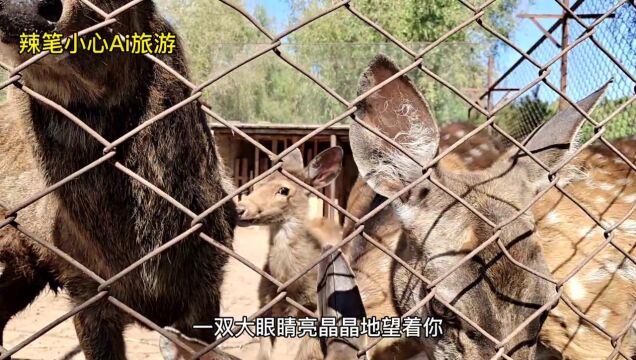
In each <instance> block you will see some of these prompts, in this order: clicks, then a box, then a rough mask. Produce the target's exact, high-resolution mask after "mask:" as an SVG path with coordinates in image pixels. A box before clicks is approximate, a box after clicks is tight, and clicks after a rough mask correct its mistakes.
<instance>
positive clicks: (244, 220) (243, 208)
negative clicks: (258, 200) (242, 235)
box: [236, 201, 256, 226]
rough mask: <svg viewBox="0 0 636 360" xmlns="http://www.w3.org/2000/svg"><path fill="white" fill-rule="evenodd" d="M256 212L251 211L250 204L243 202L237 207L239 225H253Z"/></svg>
mask: <svg viewBox="0 0 636 360" xmlns="http://www.w3.org/2000/svg"><path fill="white" fill-rule="evenodd" d="M255 213H256V212H255V211H253V209H252V210H250V206H249V204H247V203H246V202H245V201H241V202H239V203H238V204H237V205H236V214H237V215H238V225H239V226H250V225H252V222H253V220H254V219H253V218H254V217H255V215H254V214H255Z"/></svg>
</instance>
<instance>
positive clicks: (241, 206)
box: [236, 204, 247, 218]
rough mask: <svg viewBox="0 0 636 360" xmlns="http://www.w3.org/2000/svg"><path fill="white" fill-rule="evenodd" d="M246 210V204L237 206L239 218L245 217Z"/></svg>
mask: <svg viewBox="0 0 636 360" xmlns="http://www.w3.org/2000/svg"><path fill="white" fill-rule="evenodd" d="M246 211H247V209H246V208H245V206H244V205H241V204H239V205H238V206H237V207H236V213H237V214H238V216H239V218H241V217H243V214H245V212H246Z"/></svg>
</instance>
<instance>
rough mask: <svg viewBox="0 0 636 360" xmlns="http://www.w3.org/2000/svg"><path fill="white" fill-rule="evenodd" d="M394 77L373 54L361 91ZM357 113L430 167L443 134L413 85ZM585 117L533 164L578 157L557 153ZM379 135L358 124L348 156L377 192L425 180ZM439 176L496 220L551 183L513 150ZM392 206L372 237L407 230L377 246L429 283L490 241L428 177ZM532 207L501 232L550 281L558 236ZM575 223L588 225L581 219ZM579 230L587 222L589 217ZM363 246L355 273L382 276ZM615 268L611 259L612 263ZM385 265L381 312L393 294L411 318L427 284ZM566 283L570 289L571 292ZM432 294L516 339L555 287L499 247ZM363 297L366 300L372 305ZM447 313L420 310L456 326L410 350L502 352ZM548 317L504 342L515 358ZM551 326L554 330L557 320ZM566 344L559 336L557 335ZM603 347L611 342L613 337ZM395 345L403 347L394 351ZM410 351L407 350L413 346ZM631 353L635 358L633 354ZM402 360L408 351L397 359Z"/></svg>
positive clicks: (554, 133)
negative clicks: (481, 166)
mask: <svg viewBox="0 0 636 360" xmlns="http://www.w3.org/2000/svg"><path fill="white" fill-rule="evenodd" d="M395 72H397V68H396V67H395V66H394V65H393V64H392V63H391V62H390V61H389V60H388V59H386V58H384V57H378V58H376V59H375V60H374V62H373V63H372V65H371V66H370V69H369V70H368V71H367V72H366V73H365V75H364V76H363V78H362V80H361V89H360V90H359V92H360V93H362V92H364V91H366V90H368V89H369V88H371V87H373V86H374V85H375V84H378V83H380V82H381V81H383V80H384V79H386V78H388V77H389V76H391V75H392V74H395ZM602 93H603V92H601V91H600V90H599V91H597V92H596V93H594V94H593V95H591V96H590V97H588V98H586V99H585V100H583V101H582V102H581V103H580V104H579V106H580V107H581V108H584V109H587V110H586V111H590V109H591V108H593V106H594V104H595V103H596V101H598V98H599V97H600V96H601V95H602ZM356 115H357V116H358V118H359V119H362V120H363V121H366V122H367V123H368V124H369V125H371V126H375V127H376V128H378V129H380V130H381V131H383V132H384V133H385V135H387V136H389V137H391V138H393V139H394V140H395V141H397V142H398V143H400V144H401V145H402V146H403V147H406V148H407V151H409V152H410V153H411V154H413V155H414V156H415V158H416V159H417V160H418V161H420V162H421V163H427V161H429V160H430V159H432V158H433V157H434V156H435V155H436V153H438V151H439V149H438V148H437V144H438V143H437V142H438V135H437V131H438V130H437V127H436V124H435V120H434V118H433V117H432V115H431V113H430V111H429V108H428V104H426V102H425V101H424V100H423V98H421V95H419V93H418V92H417V91H416V90H415V89H414V88H413V87H412V85H411V84H410V82H408V80H407V79H406V77H401V78H398V79H397V80H395V81H394V82H392V83H390V84H389V85H388V86H386V87H385V88H383V89H381V90H379V91H378V92H377V93H375V94H374V95H371V96H370V97H369V98H368V99H366V100H365V101H364V102H363V104H361V110H360V111H359V112H358V113H357V114H356ZM582 120H583V117H582V116H580V115H578V113H575V111H574V110H573V109H571V108H569V109H567V110H564V112H563V113H559V114H557V116H555V118H554V119H553V120H550V121H549V122H548V123H547V124H548V125H547V126H545V128H542V129H541V130H540V131H539V132H538V133H536V134H535V136H533V137H532V138H531V139H530V141H529V143H528V147H529V148H530V149H531V150H534V151H538V152H537V154H538V155H536V156H538V157H539V158H540V159H541V160H542V161H543V162H544V163H546V164H548V166H555V165H556V164H557V163H558V162H559V161H560V160H561V159H562V158H563V157H565V156H567V154H569V153H570V152H569V151H571V150H569V151H565V150H560V149H559V148H555V147H554V146H553V145H554V144H569V143H572V144H573V146H572V147H573V148H575V147H576V145H577V144H576V142H575V141H574V140H573V139H574V138H575V136H576V131H577V130H578V129H579V128H580V124H581V122H582ZM396 125H397V126H396ZM378 139H379V138H377V137H375V136H374V135H372V134H369V133H368V132H365V131H364V130H363V129H362V127H360V126H358V125H355V124H354V125H352V127H351V133H350V141H351V143H352V150H353V152H354V157H355V159H356V163H357V165H358V167H359V169H360V172H361V174H362V176H363V177H364V178H365V181H366V182H367V183H368V184H369V185H370V186H371V187H372V188H373V189H374V190H375V191H377V192H379V193H380V194H383V195H385V196H386V195H387V194H394V193H395V192H397V191H398V190H400V189H402V188H403V187H404V186H406V185H407V184H408V183H410V182H412V181H414V180H416V179H417V178H419V176H421V173H418V171H417V169H418V168H417V167H416V165H415V164H414V163H413V162H412V160H411V159H409V158H406V157H405V156H403V155H401V154H400V153H399V152H398V151H396V150H394V149H393V148H392V147H391V146H389V145H388V144H385V143H383V142H381V141H380V140H378ZM545 146H548V150H542V149H543V147H545ZM561 148H562V147H561ZM578 174H580V172H578V171H576V166H568V167H566V168H565V169H564V170H563V171H562V172H561V175H562V179H568V178H569V179H573V180H575V181H577V179H578V177H577V175H578ZM432 178H434V179H436V181H437V182H439V183H441V184H443V185H444V186H445V187H446V188H448V189H450V190H451V191H452V192H453V193H455V194H457V195H459V196H460V197H461V198H462V199H464V200H465V201H466V202H467V203H468V204H471V205H472V206H473V207H475V208H476V210H477V211H479V212H480V213H482V214H484V215H485V217H486V218H488V219H489V220H490V221H492V222H494V223H500V222H502V221H505V220H508V219H509V218H511V216H513V215H515V214H516V213H517V212H518V210H519V209H521V208H523V207H524V206H525V205H526V204H528V203H529V201H530V200H531V199H532V197H533V196H534V195H535V194H536V193H538V192H539V191H540V189H542V187H544V186H546V185H547V181H546V180H545V179H546V176H545V173H544V172H543V171H542V170H541V169H540V168H539V166H538V165H536V164H535V163H534V162H533V161H532V160H530V159H528V158H527V157H525V156H522V154H520V153H519V152H518V150H516V149H511V150H509V151H507V152H506V153H505V154H504V155H502V156H501V158H500V159H498V160H497V161H496V162H495V163H494V164H493V165H492V166H491V167H490V168H488V169H486V170H477V171H471V170H470V169H467V167H466V166H461V164H459V163H455V164H454V165H453V164H451V166H445V165H444V164H439V165H438V166H436V167H435V168H434V172H433V174H432ZM578 181H580V180H578ZM562 184H565V183H563V182H562ZM575 184H576V182H575ZM572 186H574V184H572ZM586 194H589V192H587V193H586ZM588 196H589V195H588ZM376 201H377V200H376ZM544 201H545V200H544ZM392 205H393V206H392V208H387V209H385V210H384V211H383V212H381V213H380V214H378V215H377V216H376V217H374V218H373V219H371V220H369V221H368V222H367V223H365V230H366V231H369V232H371V233H372V232H373V231H374V230H375V228H378V227H381V226H386V225H387V224H395V219H398V220H399V221H400V223H401V226H399V228H398V231H400V232H401V234H400V235H399V238H398V239H397V240H389V241H385V240H382V241H385V242H386V245H393V246H394V247H395V253H396V254H397V255H398V256H399V257H400V258H402V259H403V260H404V261H405V262H406V263H407V264H409V265H410V266H412V267H413V268H415V269H416V271H419V272H420V273H421V274H422V275H424V276H425V277H427V278H428V279H430V280H434V279H435V278H437V277H438V276H440V275H441V274H443V273H445V272H446V271H447V270H448V269H449V268H450V267H451V266H452V265H453V264H454V263H456V262H457V261H458V260H460V259H461V258H462V257H463V256H465V254H467V253H468V252H469V251H471V250H473V249H475V248H476V247H477V246H479V245H481V244H482V242H483V241H485V240H486V239H488V238H489V237H490V236H491V235H492V231H491V230H490V229H491V228H490V227H488V226H486V225H485V224H483V222H482V221H481V220H480V219H479V218H478V217H476V216H475V215H474V214H473V213H472V212H471V211H469V210H468V209H467V208H466V207H465V206H463V205H461V204H460V203H458V202H457V201H456V200H454V199H453V198H452V197H450V196H449V195H448V194H446V192H444V191H443V190H441V189H439V187H437V186H436V185H434V184H432V183H431V182H430V181H424V182H423V183H421V184H420V185H418V186H416V187H414V188H413V189H412V190H411V191H410V192H409V193H407V194H405V195H403V196H401V197H400V198H399V199H397V200H396V201H395V202H393V203H392ZM537 206H538V205H537ZM537 206H535V207H533V208H532V209H531V210H530V211H528V212H526V213H525V214H524V215H522V216H521V217H519V218H517V219H516V220H514V221H512V222H510V223H508V224H507V225H506V226H504V227H503V228H502V229H501V231H502V233H501V235H500V240H501V241H502V242H503V244H504V245H505V246H506V247H507V248H508V252H509V253H510V254H511V256H512V257H513V258H514V259H516V261H519V262H521V263H523V264H525V265H526V266H529V267H530V268H532V269H534V270H535V271H537V272H539V273H542V274H544V275H545V276H550V275H549V274H550V272H549V270H554V269H553V264H552V263H551V260H550V256H552V255H551V254H550V252H555V251H556V250H555V249H549V248H546V245H545V244H546V241H549V240H552V239H550V238H546V237H545V236H544V234H543V232H542V229H544V228H545V226H546V225H545V222H544V220H542V219H540V218H539V216H537V214H539V213H540V211H539V209H538V208H537ZM623 213H625V212H623ZM387 216H388V220H387ZM578 218H581V215H580V214H579V215H578ZM573 223H583V219H582V218H581V219H580V220H577V221H575V222H573ZM357 241H359V242H360V243H356V244H354V246H353V247H352V254H351V256H352V262H353V263H354V264H355V265H357V267H358V269H357V271H358V272H364V271H368V272H369V273H370V274H374V271H375V274H378V275H381V274H382V276H384V275H383V274H385V273H386V272H385V271H377V269H378V266H379V264H378V263H377V262H375V261H376V260H375V259H371V260H369V261H358V260H356V256H358V257H359V256H365V255H367V254H366V253H365V251H364V249H367V248H369V247H371V245H369V244H366V241H365V240H363V239H357ZM394 244H395V245H394ZM597 244H598V242H597ZM388 247H389V248H391V246H388ZM559 250H560V249H559ZM544 254H545V256H547V258H546V257H544ZM367 256H368V255H367ZM614 260H616V258H614V259H613V260H612V261H614ZM356 263H357V264H356ZM390 263H391V264H390V270H389V273H390V277H389V279H388V281H389V284H390V286H389V287H388V289H387V288H386V287H385V288H382V287H381V286H377V283H376V284H374V285H376V288H378V291H376V293H378V294H380V296H375V299H379V300H380V302H379V304H380V305H382V304H386V302H383V301H382V296H384V297H385V298H390V300H389V301H390V302H392V305H393V306H394V309H395V313H396V314H398V315H400V314H404V313H405V312H406V311H408V310H410V309H411V308H412V307H413V306H414V305H415V304H416V303H417V301H419V300H420V299H422V298H423V297H424V295H425V294H426V293H427V291H426V289H424V288H423V286H422V283H421V281H420V280H419V279H417V278H416V277H415V276H413V275H412V274H411V273H410V272H408V271H407V270H406V269H404V268H403V267H402V266H400V265H399V264H397V263H395V262H394V261H390ZM555 275H558V274H555ZM356 276H358V275H357V274H356ZM511 279H513V281H511ZM364 282H365V280H364V276H362V277H361V278H360V279H359V284H360V288H361V289H362V292H363V297H364V296H365V295H364V288H365V285H364ZM372 282H373V281H369V283H372ZM381 282H382V281H380V283H381ZM567 287H568V284H566V292H567V291H568V288H567ZM436 289H437V291H438V292H437V295H441V296H440V298H443V299H446V300H447V301H450V302H451V303H452V304H453V305H454V306H455V307H456V308H457V309H458V310H459V311H461V312H462V313H463V314H464V315H466V316H467V317H468V318H470V319H472V320H473V321H475V322H476V323H477V324H478V325H480V326H481V327H482V328H484V329H485V330H486V331H488V332H489V333H490V334H491V335H493V336H494V337H495V338H498V339H502V338H503V337H505V336H507V335H508V334H510V332H511V331H513V330H514V329H515V328H516V327H517V326H518V325H519V324H520V323H521V322H522V321H523V320H525V319H526V318H528V317H529V316H530V315H531V314H532V313H534V312H536V310H537V309H538V308H539V307H540V306H541V305H543V304H546V303H547V301H548V300H549V299H551V298H553V297H554V296H555V295H556V292H555V291H554V287H553V285H550V284H549V283H548V282H547V281H545V280H542V279H540V278H539V277H536V276H534V275H532V274H530V273H527V272H525V271H524V270H522V269H521V268H519V267H517V266H515V265H513V264H512V263H511V262H510V261H508V260H507V259H506V258H505V257H504V256H503V254H502V252H501V250H499V249H498V247H497V246H496V245H495V244H492V245H490V246H487V247H485V248H484V249H482V250H481V251H480V253H479V255H477V256H476V257H475V258H473V260H470V261H468V262H466V263H464V264H463V265H462V266H461V267H459V268H457V269H455V270H454V271H453V272H452V273H451V274H450V276H449V277H448V278H446V279H445V280H443V281H442V282H440V283H439V284H438V285H437V286H436ZM627 293H630V292H629V291H628V292H627ZM389 294H390V296H389ZM436 297H437V296H436ZM368 301H369V300H368V299H366V300H365V307H366V303H367V302H368ZM629 301H630V302H629V304H628V307H631V306H633V300H632V299H629ZM436 303H437V305H436ZM560 306H561V305H560ZM435 308H437V311H436V310H435ZM440 308H441V309H442V310H440ZM443 308H444V306H442V305H440V304H439V301H438V300H437V299H435V300H431V301H430V302H429V305H427V306H425V307H424V308H422V309H420V310H419V311H417V312H416V314H417V315H418V316H421V317H425V316H427V315H428V314H431V313H433V314H435V313H439V311H441V312H442V313H441V315H438V316H442V318H443V319H446V316H450V318H449V319H448V321H450V322H451V324H452V323H455V324H454V325H449V326H448V327H447V328H446V332H445V334H444V336H443V337H441V338H439V339H426V338H424V339H414V340H415V341H416V342H413V341H411V342H410V343H411V344H414V343H417V340H419V345H420V347H419V351H421V353H420V354H419V355H418V356H422V355H424V353H425V354H426V355H428V356H429V357H433V358H445V359H459V358H466V359H481V358H490V357H492V356H493V355H494V354H495V350H494V347H493V346H492V343H491V342H490V341H489V340H487V339H485V338H483V337H482V336H481V335H480V334H479V332H477V331H475V329H472V327H471V326H469V325H466V324H465V323H464V321H463V320H461V319H458V318H457V317H456V315H454V314H453V313H452V312H450V311H449V310H446V311H444V310H443ZM379 309H380V310H379V311H391V310H392V309H390V308H389V309H387V308H386V307H385V308H384V310H383V309H382V308H381V307H380V308H379ZM617 310H618V308H617ZM623 314H624V312H623ZM545 315H546V314H545V313H543V316H541V317H539V318H536V319H535V320H534V321H533V322H531V323H530V324H528V325H527V326H525V327H524V328H523V329H522V331H521V332H520V333H518V334H517V336H515V337H514V338H512V339H511V341H510V342H509V343H508V344H507V346H506V350H507V353H508V355H509V356H512V357H513V358H518V359H530V358H534V356H535V353H536V344H537V339H538V335H539V330H540V327H541V324H542V322H543V319H544V316H545ZM623 316H624V315H623ZM546 326H547V327H549V326H550V321H548V322H547V323H546ZM547 327H546V328H547ZM545 335H546V333H545V332H544V331H543V332H541V339H542V340H543V342H544V344H548V342H547V341H546V340H545ZM560 336H561V338H563V335H562V334H561V335H560ZM550 337H552V336H550ZM557 339H559V336H555V337H554V340H557ZM575 341H577V342H582V343H585V342H594V343H595V344H600V342H599V340H598V339H595V338H591V337H589V336H588V337H582V338H580V339H578V340H577V339H575ZM555 342H556V343H558V341H555ZM605 342H606V343H607V344H609V341H607V339H606V341H605ZM399 344H400V343H399V342H398V343H397V344H396V345H397V347H399V346H400V345H399ZM625 344H630V341H629V340H626V342H625ZM387 345H388V344H387ZM393 345H394V344H392V346H393ZM553 345H554V344H549V346H553ZM590 346H594V345H592V344H590ZM406 347H410V345H408V344H406ZM384 349H387V347H386V346H385V348H384ZM597 349H598V347H597ZM389 350H390V351H391V350H395V349H389ZM380 351H382V349H380ZM398 351H399V349H398ZM415 351H418V350H417V349H415V350H414V351H410V350H409V352H410V353H411V354H412V353H413V352H415ZM626 352H627V353H628V354H630V352H629V350H626ZM394 353H395V352H394ZM606 355H607V354H606ZM385 356H388V355H386V353H384V354H383V353H379V354H378V355H377V358H385ZM541 356H543V354H541ZM566 356H567V353H566ZM581 356H582V357H581ZM590 356H598V355H593V353H592V352H587V353H586V354H585V355H580V354H579V355H576V357H573V358H577V359H578V358H589V357H590ZM405 357H406V355H404V353H403V354H401V355H400V356H399V357H398V358H405ZM592 358H594V357H592Z"/></svg>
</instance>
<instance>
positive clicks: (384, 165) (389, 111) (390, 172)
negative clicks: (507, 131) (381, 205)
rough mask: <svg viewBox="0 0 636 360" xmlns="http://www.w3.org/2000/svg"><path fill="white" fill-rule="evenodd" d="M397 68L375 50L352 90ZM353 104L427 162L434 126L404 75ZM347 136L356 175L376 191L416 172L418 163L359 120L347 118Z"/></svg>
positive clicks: (361, 116) (389, 190) (397, 186)
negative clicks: (359, 122) (359, 175)
mask: <svg viewBox="0 0 636 360" xmlns="http://www.w3.org/2000/svg"><path fill="white" fill-rule="evenodd" d="M398 72H399V69H398V68H397V66H396V65H395V64H394V63H393V62H392V61H391V60H389V59H388V58H387V57H385V56H383V55H379V56H377V57H376V58H375V59H373V60H372V61H371V64H370V65H369V68H368V69H367V71H366V72H365V73H364V74H363V75H362V78H361V79H360V84H359V89H358V95H361V94H363V93H365V92H366V91H368V90H369V89H371V88H373V87H374V86H376V85H378V84H380V83H382V82H383V81H385V80H387V79H389V78H391V77H393V76H395V75H396V74H397V73H398ZM358 107H359V110H358V111H357V112H356V117H357V118H358V120H359V121H361V122H363V123H364V124H365V125H366V126H368V127H370V128H374V129H375V130H377V131H379V132H380V133H382V134H384V135H386V136H387V137H388V138H390V139H393V140H394V141H395V142H396V143H397V144H399V145H400V146H402V147H403V148H404V149H405V150H406V151H407V152H408V153H409V154H410V155H411V156H412V157H413V159H415V160H417V161H418V162H419V163H424V164H425V163H427V162H428V161H430V160H431V159H433V157H434V156H435V154H436V153H437V146H438V143H439V132H438V129H437V124H436V122H435V118H434V116H433V114H432V112H431V111H430V108H429V106H428V104H427V102H426V100H425V99H424V98H423V97H422V95H421V94H420V93H419V91H417V89H416V88H415V87H414V86H413V84H412V83H411V81H410V80H409V78H408V77H407V76H406V75H402V76H398V77H397V78H395V79H393V80H392V81H391V82H389V83H387V84H386V85H385V86H384V87H382V88H381V89H380V90H378V91H376V92H375V93H373V94H371V95H370V96H368V97H367V98H366V99H365V100H364V101H362V102H361V103H360V104H359V105H358ZM349 138H350V140H349V141H350V142H351V150H352V151H353V156H354V160H355V162H356V165H357V166H358V169H359V171H360V174H361V176H362V177H363V178H364V179H365V180H366V181H367V183H368V184H369V185H370V186H371V187H372V188H373V190H375V191H376V192H377V193H379V194H381V195H384V196H387V197H388V196H391V195H393V194H394V193H396V192H397V191H399V190H401V189H402V188H403V187H404V186H406V185H407V184H409V183H411V182H413V181H414V180H416V179H417V178H419V177H420V176H421V175H422V172H421V167H420V166H419V165H418V164H417V163H416V162H414V161H413V160H412V159H411V158H410V157H409V156H406V155H404V153H403V152H402V151H400V150H398V149H396V148H395V147H394V146H393V145H391V144H389V143H388V142H387V141H385V140H383V139H382V138H380V137H378V136H377V135H376V134H374V133H372V132H371V131H369V130H367V129H365V128H364V127H363V126H362V125H360V124H358V123H354V124H352V125H351V127H350V128H349Z"/></svg>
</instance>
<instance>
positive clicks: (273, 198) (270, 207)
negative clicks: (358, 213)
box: [236, 146, 343, 360]
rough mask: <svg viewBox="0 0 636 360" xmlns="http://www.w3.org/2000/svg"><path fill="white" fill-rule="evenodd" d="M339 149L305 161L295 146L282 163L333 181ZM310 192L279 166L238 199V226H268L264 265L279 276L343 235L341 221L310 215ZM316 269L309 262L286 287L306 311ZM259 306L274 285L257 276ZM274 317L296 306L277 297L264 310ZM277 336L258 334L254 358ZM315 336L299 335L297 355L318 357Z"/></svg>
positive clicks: (312, 299)
mask: <svg viewBox="0 0 636 360" xmlns="http://www.w3.org/2000/svg"><path fill="white" fill-rule="evenodd" d="M342 158H343V150H342V148H341V147H339V146H334V147H330V148H328V149H326V150H324V151H322V152H321V153H319V154H318V155H316V157H314V158H313V159H312V160H311V161H310V162H309V164H307V166H304V162H303V157H302V154H301V152H300V150H298V149H295V150H294V151H292V152H290V153H289V154H288V155H287V156H285V157H284V158H283V159H282V162H283V165H282V169H283V170H285V171H287V172H289V173H290V174H292V175H293V176H294V177H296V178H298V179H299V180H300V181H302V182H303V183H305V184H307V185H309V186H311V187H313V188H314V189H320V188H323V187H325V186H327V185H329V184H330V183H331V182H333V181H334V180H335V179H336V178H337V177H338V175H339V173H340V171H341V169H342ZM309 195H310V192H309V190H307V189H306V188H304V187H303V186H301V185H300V184H298V183H296V182H294V181H293V180H291V179H289V178H288V177H286V176H285V175H283V174H282V173H281V172H274V173H272V174H271V175H269V176H268V177H266V178H265V179H263V180H261V181H259V182H258V183H256V184H254V186H253V190H252V192H250V193H249V195H246V196H244V197H243V198H242V199H241V201H240V202H239V203H238V205H237V208H236V210H237V213H238V215H239V220H238V226H253V225H261V226H262V225H265V226H267V227H268V228H269V244H270V249H269V253H268V255H267V261H266V263H265V266H264V268H263V270H264V271H265V272H267V273H268V274H271V275H272V276H273V277H274V278H276V279H277V280H279V281H281V282H286V281H288V280H289V279H291V277H292V276H294V275H296V274H298V273H300V272H301V271H302V270H303V269H304V268H306V267H307V266H309V265H310V264H311V263H312V262H313V261H315V260H316V259H317V258H319V257H320V254H321V249H322V248H323V247H324V246H327V245H334V244H336V243H337V242H338V241H339V240H340V239H341V237H342V234H341V233H342V229H341V228H340V225H339V224H336V223H335V222H333V221H332V220H328V219H326V218H323V217H318V218H308V213H309V205H310V204H309ZM316 286H317V269H316V267H314V268H312V270H311V271H309V272H308V273H307V274H306V275H304V276H302V277H301V278H299V279H298V280H296V281H295V282H294V283H292V285H290V286H289V287H288V288H287V289H286V291H287V296H289V297H290V298H292V299H294V300H295V301H296V302H298V303H299V304H301V305H303V306H304V307H305V308H307V309H308V310H310V311H315V310H316ZM258 295H259V301H260V305H261V306H265V305H266V304H268V303H269V302H271V301H272V300H273V299H274V298H275V297H276V296H277V295H278V293H277V286H276V285H274V284H272V283H271V282H270V281H269V280H267V279H265V278H261V281H260V283H259V286H258ZM266 315H267V316H272V317H287V316H295V317H298V316H299V315H300V312H299V310H298V309H297V308H295V307H293V306H292V305H290V304H287V303H285V302H278V303H277V304H275V305H274V306H273V307H272V309H271V310H270V311H269V312H268V313H267V314H266ZM274 342H275V337H261V339H260V348H259V353H258V359H261V360H266V359H270V358H271V352H272V349H273V346H274ZM321 354H322V352H321V350H320V344H319V343H318V341H317V340H316V339H311V338H307V337H306V338H303V341H302V345H301V347H300V349H299V353H298V354H297V355H296V359H301V360H302V359H317V358H318V359H319V358H321Z"/></svg>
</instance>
